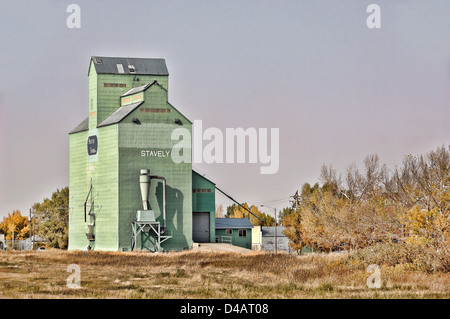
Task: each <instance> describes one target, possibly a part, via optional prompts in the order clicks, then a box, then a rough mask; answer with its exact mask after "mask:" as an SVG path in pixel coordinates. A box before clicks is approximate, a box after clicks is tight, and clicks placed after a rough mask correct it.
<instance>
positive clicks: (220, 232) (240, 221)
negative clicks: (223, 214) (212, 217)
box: [216, 218, 253, 249]
mask: <svg viewBox="0 0 450 319" xmlns="http://www.w3.org/2000/svg"><path fill="white" fill-rule="evenodd" d="M252 229H253V225H252V223H251V222H250V221H249V220H248V219H247V218H216V243H229V244H233V245H235V246H240V247H243V248H247V249H252Z"/></svg>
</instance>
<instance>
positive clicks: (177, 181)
mask: <svg viewBox="0 0 450 319" xmlns="http://www.w3.org/2000/svg"><path fill="white" fill-rule="evenodd" d="M88 76H89V105H88V107H87V109H88V116H87V118H86V119H85V120H84V121H82V122H81V123H80V124H79V125H78V126H77V127H76V128H75V129H73V130H72V131H71V132H70V133H69V191H70V195H69V249H70V250H89V249H93V250H108V251H132V250H149V251H161V250H163V251H168V250H183V249H190V248H192V244H193V240H196V238H195V237H196V236H197V235H198V234H201V233H202V232H205V233H208V234H207V236H204V235H205V234H201V235H202V236H200V237H201V238H200V237H198V236H197V239H198V238H200V241H208V242H213V241H214V238H215V227H214V224H215V220H214V210H215V197H214V191H215V189H214V184H213V183H212V182H211V181H209V180H206V179H204V178H203V177H202V176H201V175H199V174H197V173H195V172H193V170H192V164H191V161H183V162H175V161H174V160H173V159H172V157H171V155H172V152H173V148H174V145H175V144H176V143H177V142H178V141H177V140H174V139H173V136H172V133H173V132H174V130H176V129H179V128H183V129H184V131H185V132H189V134H190V135H189V136H191V134H192V122H191V121H189V119H187V118H186V117H185V116H184V115H183V114H182V113H180V112H179V111H178V110H177V109H176V108H175V107H174V106H172V105H171V104H170V103H169V101H168V89H169V87H168V76H169V73H168V70H167V66H166V63H165V60H164V59H150V58H119V57H91V60H90V64H89V71H88ZM186 130H187V131H186ZM184 142H185V143H186V142H188V145H189V147H188V148H184V149H183V152H185V151H187V150H189V148H191V143H192V139H189V141H184ZM185 145H186V144H185ZM189 151H190V150H189ZM189 154H190V153H189ZM193 176H194V177H193ZM193 193H194V194H195V195H194V196H193ZM193 198H194V201H193ZM200 215H201V216H200ZM206 218H207V219H208V223H205V222H204V221H206ZM197 220H199V221H201V222H202V223H200V224H196V221H197ZM193 223H194V224H193ZM193 228H194V229H196V232H195V233H194V234H193ZM196 234H197V235H196ZM193 236H194V238H193ZM206 237H207V238H208V240H206V239H205V238H206Z"/></svg>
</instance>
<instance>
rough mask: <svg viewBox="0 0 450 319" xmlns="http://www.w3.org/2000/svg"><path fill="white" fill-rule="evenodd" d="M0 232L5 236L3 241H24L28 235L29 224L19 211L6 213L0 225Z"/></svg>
mask: <svg viewBox="0 0 450 319" xmlns="http://www.w3.org/2000/svg"><path fill="white" fill-rule="evenodd" d="M0 232H2V233H3V234H5V239H8V240H10V239H12V238H13V234H14V239H25V238H28V237H29V235H30V223H29V220H28V218H27V217H25V216H22V214H21V213H20V211H19V210H15V211H13V213H12V214H11V213H8V216H7V217H5V218H3V221H2V222H1V223H0Z"/></svg>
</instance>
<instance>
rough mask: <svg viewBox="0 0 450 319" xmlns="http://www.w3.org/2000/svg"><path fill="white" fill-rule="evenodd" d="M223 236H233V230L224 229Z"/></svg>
mask: <svg viewBox="0 0 450 319" xmlns="http://www.w3.org/2000/svg"><path fill="white" fill-rule="evenodd" d="M225 234H227V235H232V234H233V230H232V229H225Z"/></svg>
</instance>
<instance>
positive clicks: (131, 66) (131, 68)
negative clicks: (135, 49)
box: [128, 65, 136, 73]
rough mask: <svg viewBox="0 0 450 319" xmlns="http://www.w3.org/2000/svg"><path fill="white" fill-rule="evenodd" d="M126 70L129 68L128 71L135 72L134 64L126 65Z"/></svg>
mask: <svg viewBox="0 0 450 319" xmlns="http://www.w3.org/2000/svg"><path fill="white" fill-rule="evenodd" d="M128 70H130V73H136V68H135V67H134V65H128Z"/></svg>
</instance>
